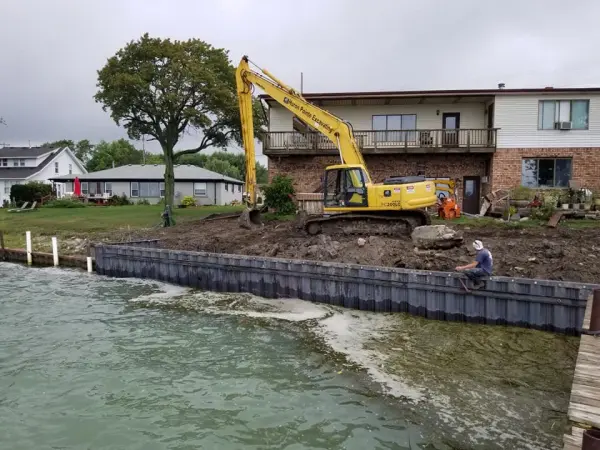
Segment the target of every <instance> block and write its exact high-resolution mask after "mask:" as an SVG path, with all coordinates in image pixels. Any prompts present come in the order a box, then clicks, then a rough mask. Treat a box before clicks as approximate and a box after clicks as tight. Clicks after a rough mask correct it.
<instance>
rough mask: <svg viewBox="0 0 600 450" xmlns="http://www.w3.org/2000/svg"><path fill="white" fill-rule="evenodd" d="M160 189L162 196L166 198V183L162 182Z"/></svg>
mask: <svg viewBox="0 0 600 450" xmlns="http://www.w3.org/2000/svg"><path fill="white" fill-rule="evenodd" d="M159 188H160V196H161V197H164V196H165V183H164V182H161V183H160V185H159Z"/></svg>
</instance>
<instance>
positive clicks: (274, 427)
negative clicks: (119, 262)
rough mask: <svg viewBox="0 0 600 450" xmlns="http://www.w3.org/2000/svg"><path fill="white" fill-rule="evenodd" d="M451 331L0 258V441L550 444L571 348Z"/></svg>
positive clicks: (80, 444) (10, 444)
mask: <svg viewBox="0 0 600 450" xmlns="http://www.w3.org/2000/svg"><path fill="white" fill-rule="evenodd" d="M456 325H458V324H444V323H441V322H427V321H422V320H418V319H414V318H410V317H406V316H401V315H378V314H368V313H362V312H358V311H343V310H339V309H336V308H330V307H327V306H320V305H313V304H311V303H307V302H301V301H292V300H285V301H267V300H263V299H258V298H255V297H252V296H249V295H237V296H235V295H217V294H212V293H199V292H192V291H189V290H184V289H179V288H175V287H170V286H165V285H161V284H157V283H150V282H144V281H139V280H116V279H109V278H103V277H98V276H95V275H88V274H85V273H80V272H75V271H60V270H56V269H29V268H25V267H21V266H15V265H9V264H3V263H0V341H1V343H2V344H1V345H0V448H1V449H28V450H29V449H36V450H38V449H93V450H95V449H144V450H146V449H148V450H151V449H224V450H228V449H246V448H248V449H287V450H300V449H357V450H358V449H360V450H364V449H444V450H445V449H453V448H461V449H471V448H473V449H488V448H489V449H500V448H515V449H520V448H524V449H525V448H532V449H534V448H540V449H548V448H560V436H561V434H562V426H563V425H564V412H565V410H566V405H567V402H568V389H569V382H570V377H571V376H572V364H573V361H574V358H575V355H576V347H577V344H576V340H574V339H567V338H563V337H560V336H553V335H550V334H544V333H536V332H530V331H528V330H511V329H505V328H500V327H457V326H456ZM520 362H521V363H522V362H526V364H525V365H523V364H521V363H520Z"/></svg>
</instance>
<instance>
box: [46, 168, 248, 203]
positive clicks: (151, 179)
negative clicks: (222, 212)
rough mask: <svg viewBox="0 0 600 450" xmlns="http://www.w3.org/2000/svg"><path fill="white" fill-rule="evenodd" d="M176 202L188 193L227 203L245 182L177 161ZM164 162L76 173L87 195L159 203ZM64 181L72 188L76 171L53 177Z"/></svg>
mask: <svg viewBox="0 0 600 450" xmlns="http://www.w3.org/2000/svg"><path fill="white" fill-rule="evenodd" d="M174 172H175V203H176V204H180V203H181V201H182V200H183V198H184V197H187V196H191V197H194V199H195V200H196V204H197V205H228V204H231V203H232V202H234V201H238V202H241V201H242V191H243V185H244V183H243V182H242V181H240V180H236V179H235V178H231V177H227V176H225V175H221V174H220V173H216V172H212V171H210V170H206V169H203V168H201V167H197V166H193V165H183V164H182V165H176V166H175V168H174ZM164 173H165V166H164V164H145V165H144V164H128V165H125V166H120V167H115V168H113V169H106V170H100V171H97V172H90V173H87V174H84V175H80V176H78V178H79V180H80V182H81V193H82V195H83V197H88V198H89V199H98V198H107V197H111V196H113V195H125V196H126V197H127V198H129V200H131V201H133V202H139V201H148V202H149V203H153V204H156V203H159V202H160V201H161V200H162V199H163V198H164V193H165V184H164ZM52 180H53V181H55V182H57V183H64V184H65V191H63V192H65V193H67V194H68V193H72V192H73V182H74V180H75V175H63V176H57V177H52Z"/></svg>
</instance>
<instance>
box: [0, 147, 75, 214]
mask: <svg viewBox="0 0 600 450" xmlns="http://www.w3.org/2000/svg"><path fill="white" fill-rule="evenodd" d="M85 173H87V170H86V169H85V166H84V165H83V163H82V162H81V161H79V159H77V157H76V156H75V155H74V154H73V152H72V151H71V149H69V148H68V147H63V148H54V149H53V148H49V147H0V207H2V206H3V205H4V203H5V201H6V202H8V201H10V188H11V187H12V185H13V184H23V183H27V182H30V181H42V182H44V183H50V178H52V177H56V176H61V175H71V176H81V175H83V174H85ZM60 188H61V186H60V185H59V186H57V190H58V191H57V194H58V195H61V191H60Z"/></svg>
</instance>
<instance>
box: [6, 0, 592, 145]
mask: <svg viewBox="0 0 600 450" xmlns="http://www.w3.org/2000/svg"><path fill="white" fill-rule="evenodd" d="M599 17H600V1H597V0H571V1H564V0H503V1H498V0H496V1H494V2H491V1H490V0H487V1H486V0H454V1H452V2H449V1H442V0H439V1H434V0H419V1H414V0H411V1H405V0H303V1H298V0H253V1H250V0H169V1H162V0H1V1H0V19H1V22H0V23H1V24H2V25H1V26H0V42H1V43H2V44H1V46H2V47H1V49H2V51H1V52H0V57H1V60H0V71H1V72H0V116H3V117H4V119H5V120H6V122H7V126H1V125H0V142H5V143H9V144H11V145H27V144H28V142H29V141H30V142H31V145H37V144H40V143H42V142H44V141H52V140H58V139H63V138H65V139H74V140H79V139H84V138H87V139H90V140H91V141H92V142H97V141H99V140H100V139H105V140H112V139H117V138H120V137H126V135H125V133H124V131H123V130H122V129H120V128H118V127H117V126H116V125H115V124H114V123H113V122H112V120H111V119H110V117H109V115H108V113H105V112H103V111H102V109H101V106H100V105H99V104H97V103H95V102H94V100H93V98H92V96H93V95H94V93H95V92H96V87H95V84H96V71H97V70H98V69H100V68H101V67H102V66H103V64H104V63H105V61H106V59H107V58H108V57H110V56H111V55H113V54H114V53H115V51H117V50H118V49H119V48H120V47H122V46H123V45H124V44H125V43H126V42H128V41H129V40H132V39H137V38H138V37H140V36H141V35H142V34H143V33H144V32H146V31H147V32H148V33H150V35H152V36H160V37H171V38H174V39H187V38H190V37H196V38H200V39H203V40H205V41H207V42H210V43H211V44H213V45H215V46H218V47H225V48H228V49H229V50H230V56H231V59H232V60H233V61H234V62H235V63H237V61H238V60H239V58H240V57H241V56H242V55H243V54H248V55H249V56H250V59H252V60H253V61H254V62H256V63H257V64H259V65H261V66H263V67H266V68H268V69H269V70H271V71H272V72H273V73H274V74H275V75H276V76H278V77H279V78H281V79H282V80H283V81H284V82H287V83H288V84H291V85H293V86H296V87H299V82H300V72H304V91H305V92H325V91H354V90H356V91H366V90H402V89H462V88H494V87H495V86H496V85H497V83H498V82H504V83H506V87H507V88H517V87H543V86H549V85H552V86H555V87H559V86H561V87H566V86H592V85H600V58H599V56H598V55H599V53H598V50H597V46H598V44H599V43H600V26H599V25H598V23H599ZM198 139H199V137H198V136H188V137H186V138H185V139H184V140H183V141H182V142H180V144H179V147H180V148H189V147H191V146H193V145H194V143H195V141H196V140H198Z"/></svg>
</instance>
